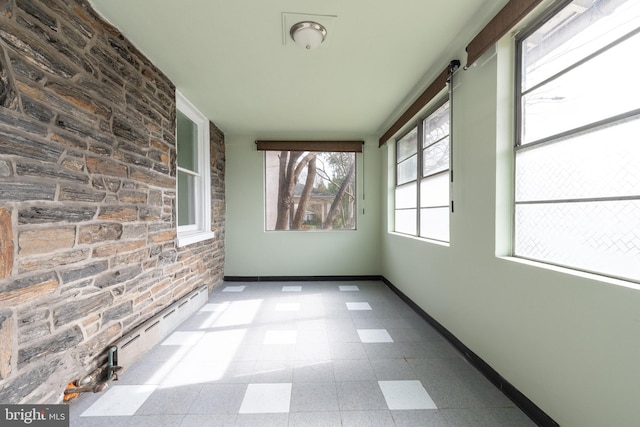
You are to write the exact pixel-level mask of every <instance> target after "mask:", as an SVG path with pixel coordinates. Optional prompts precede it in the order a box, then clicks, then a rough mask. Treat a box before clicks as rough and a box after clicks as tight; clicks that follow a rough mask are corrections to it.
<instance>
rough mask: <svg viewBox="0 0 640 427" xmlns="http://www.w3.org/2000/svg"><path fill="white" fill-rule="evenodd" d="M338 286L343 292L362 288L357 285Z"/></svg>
mask: <svg viewBox="0 0 640 427" xmlns="http://www.w3.org/2000/svg"><path fill="white" fill-rule="evenodd" d="M338 288H339V289H340V290H341V291H342V292H354V291H359V290H360V288H359V287H358V286H357V285H339V286H338Z"/></svg>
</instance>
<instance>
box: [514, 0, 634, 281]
mask: <svg viewBox="0 0 640 427" xmlns="http://www.w3.org/2000/svg"><path fill="white" fill-rule="evenodd" d="M517 48H518V68H519V76H518V78H516V84H517V86H516V93H517V96H518V100H517V103H516V104H517V105H518V114H517V117H518V132H517V141H516V149H515V209H514V214H515V220H514V226H515V233H514V255H515V256H518V257H523V258H528V259H532V260H537V261H543V262H547V263H550V264H556V265H561V266H567V267H571V268H576V269H580V270H584V271H591V272H596V273H600V274H604V275H609V276H614V277H621V278H626V279H631V280H635V281H639V280H640V263H639V262H638V259H640V141H639V140H638V135H639V134H640V97H639V96H638V94H640V79H638V78H637V76H635V72H636V71H635V70H637V69H638V68H639V67H640V60H639V59H638V55H637V54H636V52H640V2H638V1H635V0H626V1H625V0H621V1H615V2H604V5H603V2H602V1H595V0H589V1H582V0H580V1H574V2H571V3H569V4H567V5H566V6H563V7H562V8H559V9H556V10H555V11H554V13H552V14H551V15H550V16H548V17H546V18H545V19H543V20H541V22H540V23H539V24H538V25H537V26H536V27H534V28H532V29H530V30H529V31H527V32H525V33H524V34H523V35H522V36H521V37H520V38H519V39H518V42H517Z"/></svg>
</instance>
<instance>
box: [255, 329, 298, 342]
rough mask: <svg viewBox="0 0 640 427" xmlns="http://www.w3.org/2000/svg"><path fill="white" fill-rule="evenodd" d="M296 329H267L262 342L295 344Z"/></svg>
mask: <svg viewBox="0 0 640 427" xmlns="http://www.w3.org/2000/svg"><path fill="white" fill-rule="evenodd" d="M297 338H298V331H267V333H266V334H265V336H264V341H263V344H295V343H296V341H297Z"/></svg>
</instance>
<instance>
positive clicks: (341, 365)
mask: <svg viewBox="0 0 640 427" xmlns="http://www.w3.org/2000/svg"><path fill="white" fill-rule="evenodd" d="M333 375H334V377H335V379H336V381H373V380H377V379H378V378H377V377H376V374H375V372H374V371H373V368H372V367H371V364H370V362H369V361H368V360H366V359H365V360H334V361H333Z"/></svg>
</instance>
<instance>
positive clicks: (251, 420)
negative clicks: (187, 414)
mask: <svg viewBox="0 0 640 427" xmlns="http://www.w3.org/2000/svg"><path fill="white" fill-rule="evenodd" d="M288 424H289V414H239V415H238V417H237V418H236V424H235V426H236V427H286V426H287V425H288ZM204 426H207V427H208V425H207V424H204ZM201 427H202V426H201Z"/></svg>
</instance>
